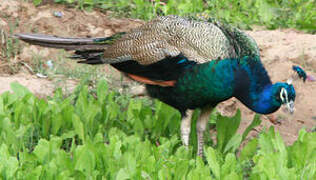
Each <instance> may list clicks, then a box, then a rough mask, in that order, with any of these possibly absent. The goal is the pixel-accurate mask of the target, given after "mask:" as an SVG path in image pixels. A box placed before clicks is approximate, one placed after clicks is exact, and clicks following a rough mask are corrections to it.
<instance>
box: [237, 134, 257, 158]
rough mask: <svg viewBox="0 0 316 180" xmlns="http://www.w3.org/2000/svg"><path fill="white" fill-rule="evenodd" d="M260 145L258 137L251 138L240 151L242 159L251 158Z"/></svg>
mask: <svg viewBox="0 0 316 180" xmlns="http://www.w3.org/2000/svg"><path fill="white" fill-rule="evenodd" d="M257 146H258V139H257V138H254V139H252V140H250V141H249V142H248V143H247V145H246V146H245V147H244V148H243V149H242V150H241V152H240V157H239V158H240V161H244V160H247V159H251V158H252V157H253V156H254V155H255V154H256V150H257Z"/></svg>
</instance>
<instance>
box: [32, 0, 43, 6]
mask: <svg viewBox="0 0 316 180" xmlns="http://www.w3.org/2000/svg"><path fill="white" fill-rule="evenodd" d="M41 3H42V0H33V4H34V5H35V6H38V5H40V4H41Z"/></svg>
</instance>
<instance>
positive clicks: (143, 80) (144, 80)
mask: <svg viewBox="0 0 316 180" xmlns="http://www.w3.org/2000/svg"><path fill="white" fill-rule="evenodd" d="M127 75H128V76H129V77H130V78H132V79H134V80H135V81H138V82H141V83H144V84H150V85H158V86H162V87H168V86H174V85H175V84H176V81H175V80H171V81H155V80H150V79H148V78H146V77H143V76H137V75H134V74H127Z"/></svg>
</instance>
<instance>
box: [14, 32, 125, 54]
mask: <svg viewBox="0 0 316 180" xmlns="http://www.w3.org/2000/svg"><path fill="white" fill-rule="evenodd" d="M123 34H125V33H117V34H115V35H113V36H110V37H105V38H66V37H58V36H52V35H43V34H24V33H19V34H15V35H14V37H16V38H19V39H21V40H22V41H25V42H27V43H30V44H34V45H39V46H43V47H50V48H59V49H65V50H77V51H86V50H87V51H90V50H93V51H101V50H104V49H105V48H106V46H108V45H109V44H111V43H113V42H114V40H116V39H118V38H119V37H121V36H122V35H123Z"/></svg>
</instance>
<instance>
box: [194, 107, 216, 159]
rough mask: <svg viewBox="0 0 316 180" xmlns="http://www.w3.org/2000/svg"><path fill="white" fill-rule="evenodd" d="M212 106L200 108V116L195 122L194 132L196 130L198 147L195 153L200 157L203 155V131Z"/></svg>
mask: <svg viewBox="0 0 316 180" xmlns="http://www.w3.org/2000/svg"><path fill="white" fill-rule="evenodd" d="M212 109H213V107H205V108H203V109H202V111H201V114H200V117H199V118H198V120H197V123H196V132H197V139H198V149H197V155H198V156H200V157H202V156H203V145H204V138H203V137H204V136H203V135H204V131H205V129H206V125H207V122H208V120H209V117H210V114H211V112H212Z"/></svg>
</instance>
